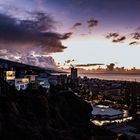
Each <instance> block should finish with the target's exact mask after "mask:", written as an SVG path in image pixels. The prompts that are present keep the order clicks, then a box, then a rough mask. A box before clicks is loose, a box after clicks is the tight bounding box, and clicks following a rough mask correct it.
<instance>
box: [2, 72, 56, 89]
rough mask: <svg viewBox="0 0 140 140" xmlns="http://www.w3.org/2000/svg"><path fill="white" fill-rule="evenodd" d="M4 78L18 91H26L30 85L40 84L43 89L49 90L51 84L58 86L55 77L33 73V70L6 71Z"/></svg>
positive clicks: (44, 73) (42, 73) (43, 73)
mask: <svg viewBox="0 0 140 140" xmlns="http://www.w3.org/2000/svg"><path fill="white" fill-rule="evenodd" d="M2 77H3V79H4V80H5V81H7V83H9V84H10V85H15V87H16V89H17V90H21V89H22V90H25V89H27V86H28V84H29V83H38V84H39V85H41V86H42V87H43V88H46V89H49V88H50V84H56V83H57V80H56V77H55V76H51V75H50V74H48V73H46V72H45V71H43V72H42V71H37V72H35V71H32V70H28V71H27V70H23V71H22V70H20V71H15V70H5V71H3V74H2Z"/></svg>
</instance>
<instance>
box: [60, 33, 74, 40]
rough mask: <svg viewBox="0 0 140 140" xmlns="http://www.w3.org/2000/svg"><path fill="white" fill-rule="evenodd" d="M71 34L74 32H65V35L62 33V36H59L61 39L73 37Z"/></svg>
mask: <svg viewBox="0 0 140 140" xmlns="http://www.w3.org/2000/svg"><path fill="white" fill-rule="evenodd" d="M71 35H72V32H69V33H65V34H63V35H61V36H60V37H59V39H62V40H63V39H68V38H70V37H71Z"/></svg>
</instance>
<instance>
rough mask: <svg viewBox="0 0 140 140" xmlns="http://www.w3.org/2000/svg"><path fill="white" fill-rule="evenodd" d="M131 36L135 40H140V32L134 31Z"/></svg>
mask: <svg viewBox="0 0 140 140" xmlns="http://www.w3.org/2000/svg"><path fill="white" fill-rule="evenodd" d="M131 36H132V38H133V39H135V40H140V33H139V32H135V33H132V34H131Z"/></svg>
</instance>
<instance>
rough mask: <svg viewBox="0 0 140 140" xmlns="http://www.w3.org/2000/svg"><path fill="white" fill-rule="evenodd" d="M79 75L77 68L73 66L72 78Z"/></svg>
mask: <svg viewBox="0 0 140 140" xmlns="http://www.w3.org/2000/svg"><path fill="white" fill-rule="evenodd" d="M77 76H78V74H77V69H76V68H71V78H72V79H76V78H77Z"/></svg>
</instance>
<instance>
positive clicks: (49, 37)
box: [0, 12, 72, 67]
mask: <svg viewBox="0 0 140 140" xmlns="http://www.w3.org/2000/svg"><path fill="white" fill-rule="evenodd" d="M27 14H28V16H27V17H24V16H22V17H21V18H19V17H15V16H12V15H9V14H3V13H0V57H2V58H5V59H10V60H14V61H18V62H23V63H27V64H33V65H38V66H43V65H44V67H46V66H47V67H51V66H54V67H55V66H56V65H55V63H54V62H53V61H52V58H51V57H48V56H46V55H49V54H50V53H56V52H62V51H63V50H64V49H66V48H67V47H65V46H63V45H62V43H61V40H64V39H68V38H69V37H70V36H71V35H72V33H64V34H59V33H55V32H53V31H52V30H53V29H54V25H55V21H54V20H53V19H52V18H51V16H50V15H48V14H46V13H43V12H36V13H31V12H29V13H27ZM33 51H34V52H35V53H36V54H37V55H38V56H32V52H33Z"/></svg>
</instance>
